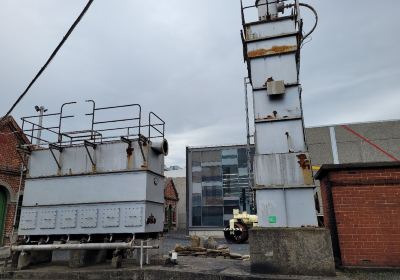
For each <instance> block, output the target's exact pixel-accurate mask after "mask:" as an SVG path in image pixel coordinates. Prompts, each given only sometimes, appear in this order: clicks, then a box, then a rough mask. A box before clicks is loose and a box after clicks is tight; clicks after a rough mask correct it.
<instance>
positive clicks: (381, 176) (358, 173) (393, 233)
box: [321, 168, 400, 267]
mask: <svg viewBox="0 0 400 280" xmlns="http://www.w3.org/2000/svg"><path fill="white" fill-rule="evenodd" d="M321 192H322V198H323V203H324V206H325V207H324V216H325V225H326V227H328V228H329V229H330V230H331V233H332V241H333V243H335V242H337V244H336V245H338V247H339V248H337V249H338V250H337V251H336V253H339V254H340V255H341V262H342V264H343V265H344V266H378V267H400V168H383V169H364V170H343V171H331V172H328V173H327V174H326V176H325V177H324V178H323V179H322V180H321ZM335 235H336V236H335ZM334 247H335V244H334Z"/></svg>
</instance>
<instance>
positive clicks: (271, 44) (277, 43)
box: [247, 36, 297, 58]
mask: <svg viewBox="0 0 400 280" xmlns="http://www.w3.org/2000/svg"><path fill="white" fill-rule="evenodd" d="M294 51H297V37H296V36H290V37H283V38H277V39H273V40H266V41H255V42H251V43H248V44H247V56H248V57H249V58H256V57H262V56H267V55H278V54H284V53H289V52H294Z"/></svg>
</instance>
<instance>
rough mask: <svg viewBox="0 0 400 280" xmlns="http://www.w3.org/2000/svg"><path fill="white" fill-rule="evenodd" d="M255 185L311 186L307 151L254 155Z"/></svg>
mask: <svg viewBox="0 0 400 280" xmlns="http://www.w3.org/2000/svg"><path fill="white" fill-rule="evenodd" d="M254 168H255V173H254V176H255V187H256V188H265V187H271V188H276V187H278V188H280V187H302V186H313V179H312V173H311V165H310V161H309V155H308V153H287V154H271V155H256V156H255V157H254Z"/></svg>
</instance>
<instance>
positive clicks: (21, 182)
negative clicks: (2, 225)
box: [11, 157, 25, 242]
mask: <svg viewBox="0 0 400 280" xmlns="http://www.w3.org/2000/svg"><path fill="white" fill-rule="evenodd" d="M24 158H25V157H23V159H24ZM20 168H21V169H20V170H21V173H20V177H19V185H18V193H17V203H16V204H15V213H14V221H13V228H12V232H11V238H14V232H15V229H16V228H17V213H18V207H19V205H18V204H19V198H20V196H21V188H22V184H23V179H24V162H22V163H21V167H20ZM21 206H22V202H21ZM11 242H13V241H11Z"/></svg>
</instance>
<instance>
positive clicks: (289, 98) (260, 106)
mask: <svg viewBox="0 0 400 280" xmlns="http://www.w3.org/2000/svg"><path fill="white" fill-rule="evenodd" d="M254 112H255V119H256V121H257V120H272V119H286V118H300V117H301V105H300V95H299V88H298V87H297V86H296V87H288V88H286V92H285V94H282V95H281V96H279V97H278V98H275V97H271V96H268V95H267V90H257V91H255V92H254Z"/></svg>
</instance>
